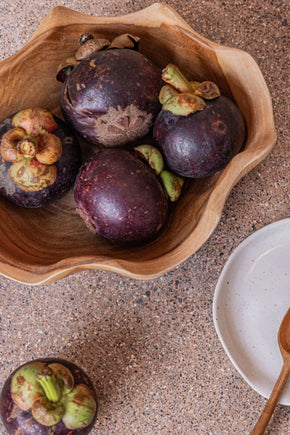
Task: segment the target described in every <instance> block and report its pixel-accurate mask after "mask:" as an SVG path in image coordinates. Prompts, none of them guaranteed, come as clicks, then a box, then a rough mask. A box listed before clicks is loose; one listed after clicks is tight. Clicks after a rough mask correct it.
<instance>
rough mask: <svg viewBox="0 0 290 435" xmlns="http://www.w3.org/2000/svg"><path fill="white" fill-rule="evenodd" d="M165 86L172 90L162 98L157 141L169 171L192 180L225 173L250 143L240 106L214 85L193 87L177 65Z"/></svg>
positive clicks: (167, 75) (170, 70)
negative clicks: (232, 161)
mask: <svg viewBox="0 0 290 435" xmlns="http://www.w3.org/2000/svg"><path fill="white" fill-rule="evenodd" d="M163 80H164V81H166V82H167V83H168V84H167V85H165V86H164V87H163V88H162V89H161V92H160V101H161V103H162V104H163V106H162V110H161V112H160V113H159V115H158V116H157V119H156V121H155V125H154V130H153V136H154V140H155V142H156V144H157V146H158V148H159V149H160V150H161V152H162V153H163V156H164V159H165V161H166V163H167V165H168V167H169V168H170V169H171V170H172V171H174V172H175V173H177V174H179V175H181V176H183V177H189V178H202V177H207V176H210V175H213V174H215V173H217V172H219V171H221V170H223V169H224V168H225V166H226V165H227V164H228V163H229V161H230V160H231V159H232V158H233V157H234V156H235V154H237V152H238V151H239V150H240V149H241V147H242V145H243V143H244V141H245V136H246V126H245V121H244V118H243V116H242V114H241V112H240V110H239V109H238V107H237V105H236V104H235V103H234V102H233V101H232V100H230V99H229V98H227V97H225V96H220V92H219V89H218V88H217V86H216V85H215V84H214V83H212V82H202V83H199V82H188V81H187V79H186V78H185V77H184V76H183V75H182V74H181V72H180V71H179V70H178V69H177V68H176V67H175V66H174V65H168V66H167V67H166V68H165V69H164V71H163Z"/></svg>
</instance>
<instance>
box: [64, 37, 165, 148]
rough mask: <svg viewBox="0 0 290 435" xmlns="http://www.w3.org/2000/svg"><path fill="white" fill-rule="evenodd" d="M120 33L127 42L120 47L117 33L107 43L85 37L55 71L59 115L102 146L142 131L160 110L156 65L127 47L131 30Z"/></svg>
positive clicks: (121, 142) (126, 140) (122, 141)
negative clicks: (73, 56) (59, 83)
mask: <svg viewBox="0 0 290 435" xmlns="http://www.w3.org/2000/svg"><path fill="white" fill-rule="evenodd" d="M122 36H123V37H124V40H125V42H126V41H129V42H131V43H132V44H133V47H131V48H121V46H122V44H123V40H122V38H121V37H119V39H117V38H116V39H117V41H116V40H113V41H112V43H109V42H108V43H107V44H106V42H104V40H95V39H92V38H91V39H89V40H85V43H84V44H83V45H81V47H80V49H82V48H83V46H84V47H85V50H83V52H82V53H81V56H80V55H79V53H78V52H77V53H76V58H77V59H74V60H73V61H71V64H69V63H68V64H67V66H65V67H64V68H61V69H60V72H59V75H60V77H61V78H60V80H61V81H64V83H63V86H62V92H61V107H62V111H63V114H64V117H65V119H66V120H67V122H68V123H69V124H70V125H71V126H73V128H74V129H75V130H76V131H77V132H78V133H79V134H80V135H82V136H83V137H84V138H85V139H86V140H88V141H89V142H91V143H93V144H98V145H104V146H106V147H115V146H120V145H124V144H126V143H129V142H133V141H134V140H136V139H137V138H141V137H143V136H145V135H146V134H147V133H148V132H149V131H150V129H151V128H152V126H153V123H154V120H155V117H156V116H157V113H158V112H159V110H160V104H159V101H158V93H159V90H160V86H161V71H160V69H159V68H158V67H157V66H156V65H154V64H153V63H152V62H151V61H150V60H149V59H148V58H146V57H145V56H144V55H143V54H141V53H139V52H138V51H136V50H134V49H132V48H135V45H136V44H135V45H134V42H136V40H135V39H133V37H132V36H131V35H122ZM114 41H115V42H114ZM118 41H120V44H119V43H118ZM132 41H133V42H132ZM108 44H109V45H108ZM123 46H125V47H127V45H126V43H125V44H124V45H123ZM80 49H79V50H80ZM79 50H78V51H79ZM65 72H67V75H65ZM60 73H61V74H60Z"/></svg>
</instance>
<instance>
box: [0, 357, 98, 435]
mask: <svg viewBox="0 0 290 435" xmlns="http://www.w3.org/2000/svg"><path fill="white" fill-rule="evenodd" d="M96 413H97V398H96V395H95V391H94V388H93V386H92V383H91V381H90V380H89V379H88V377H87V376H86V375H85V373H84V372H83V371H82V370H81V369H80V368H79V367H77V366H76V365H75V364H72V363H69V362H67V361H64V360H60V359H52V358H50V359H40V360H35V361H31V362H29V363H26V364H24V365H23V366H21V367H20V368H18V369H17V370H16V371H15V372H14V373H12V374H11V375H10V376H9V378H8V379H7V381H6V383H5V384H4V387H3V390H2V392H1V398H0V414H1V418H2V421H3V423H4V425H5V427H6V429H7V430H8V432H9V433H10V434H17V433H21V434H23V435H29V434H32V433H33V434H34V433H39V434H50V435H58V434H59V435H60V434H62V435H65V434H71V435H72V434H73V433H74V432H76V433H80V432H79V431H80V430H82V432H81V433H82V434H87V433H89V432H90V430H91V428H92V425H93V423H94V421H95V418H96Z"/></svg>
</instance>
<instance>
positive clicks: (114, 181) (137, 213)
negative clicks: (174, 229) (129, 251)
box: [74, 145, 180, 244]
mask: <svg viewBox="0 0 290 435" xmlns="http://www.w3.org/2000/svg"><path fill="white" fill-rule="evenodd" d="M146 147H149V148H150V145H146ZM136 151H137V154H140V153H141V154H144V149H143V150H142V149H141V150H140V149H138V150H136ZM151 151H152V150H151ZM153 151H154V150H153ZM156 151H157V150H156ZM146 152H147V151H146ZM146 152H145V154H146ZM151 154H152V153H151ZM147 157H148V156H147ZM147 157H146V156H145V158H146V159H147ZM161 158H162V156H161ZM158 159H159V156H158V155H157V160H158ZM153 162H155V163H152V161H151V164H152V165H153V166H155V167H156V169H155V170H154V171H153V169H152V168H151V167H150V166H149V165H148V164H147V163H145V162H144V161H142V160H140V159H139V158H138V157H137V155H135V154H133V153H132V152H131V151H128V150H125V149H120V148H105V149H103V150H100V151H99V152H97V153H96V154H95V155H94V156H92V157H91V158H90V159H89V160H87V161H86V162H85V163H84V165H83V166H82V168H81V169H80V171H79V174H78V176H77V179H76V183H75V190H74V192H75V201H76V205H77V211H78V212H79V214H80V216H81V217H82V218H83V219H84V221H85V223H86V224H87V226H88V228H89V229H90V230H91V231H93V232H94V233H96V234H97V235H99V236H102V237H104V238H106V239H108V240H110V241H111V242H114V243H119V244H123V243H135V244H136V243H140V242H145V241H148V240H151V239H152V238H153V237H155V236H156V235H157V234H158V233H159V231H160V230H161V228H162V227H163V226H164V224H165V222H166V220H167V217H168V211H169V206H168V196H167V194H166V192H165V190H164V188H163V186H162V183H161V182H160V178H159V177H157V175H156V173H162V169H163V165H162V163H161V165H160V162H159V161H158V162H157V163H156V160H155V157H153ZM155 171H156V172H155ZM173 184H174V183H173ZM179 188H180V186H179Z"/></svg>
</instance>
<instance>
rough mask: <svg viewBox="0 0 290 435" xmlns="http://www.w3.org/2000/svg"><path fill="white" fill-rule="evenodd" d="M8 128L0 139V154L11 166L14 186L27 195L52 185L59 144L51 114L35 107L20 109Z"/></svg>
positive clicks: (60, 148)
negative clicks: (24, 191) (26, 192)
mask: <svg viewBox="0 0 290 435" xmlns="http://www.w3.org/2000/svg"><path fill="white" fill-rule="evenodd" d="M12 127H13V128H12V129H10V130H8V131H7V132H6V133H5V134H4V135H3V137H2V141H1V143H0V155H1V157H2V159H3V160H4V161H7V162H11V163H12V165H11V166H10V168H9V175H10V177H11V178H12V180H13V181H14V183H15V184H16V185H17V186H18V187H19V188H20V189H22V190H26V191H31V192H34V191H38V190H41V189H44V188H45V187H48V186H50V185H51V184H53V183H54V182H55V180H56V177H57V168H56V166H55V163H56V162H57V160H58V159H59V158H60V157H61V155H62V143H61V140H60V139H59V138H58V137H57V136H56V135H54V134H53V132H54V131H55V129H56V128H57V124H56V122H55V120H54V117H53V116H52V114H51V113H50V112H48V111H47V110H45V109H41V108H38V107H33V108H28V109H24V110H21V111H20V112H18V113H17V114H16V115H15V116H14V117H13V119H12Z"/></svg>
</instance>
